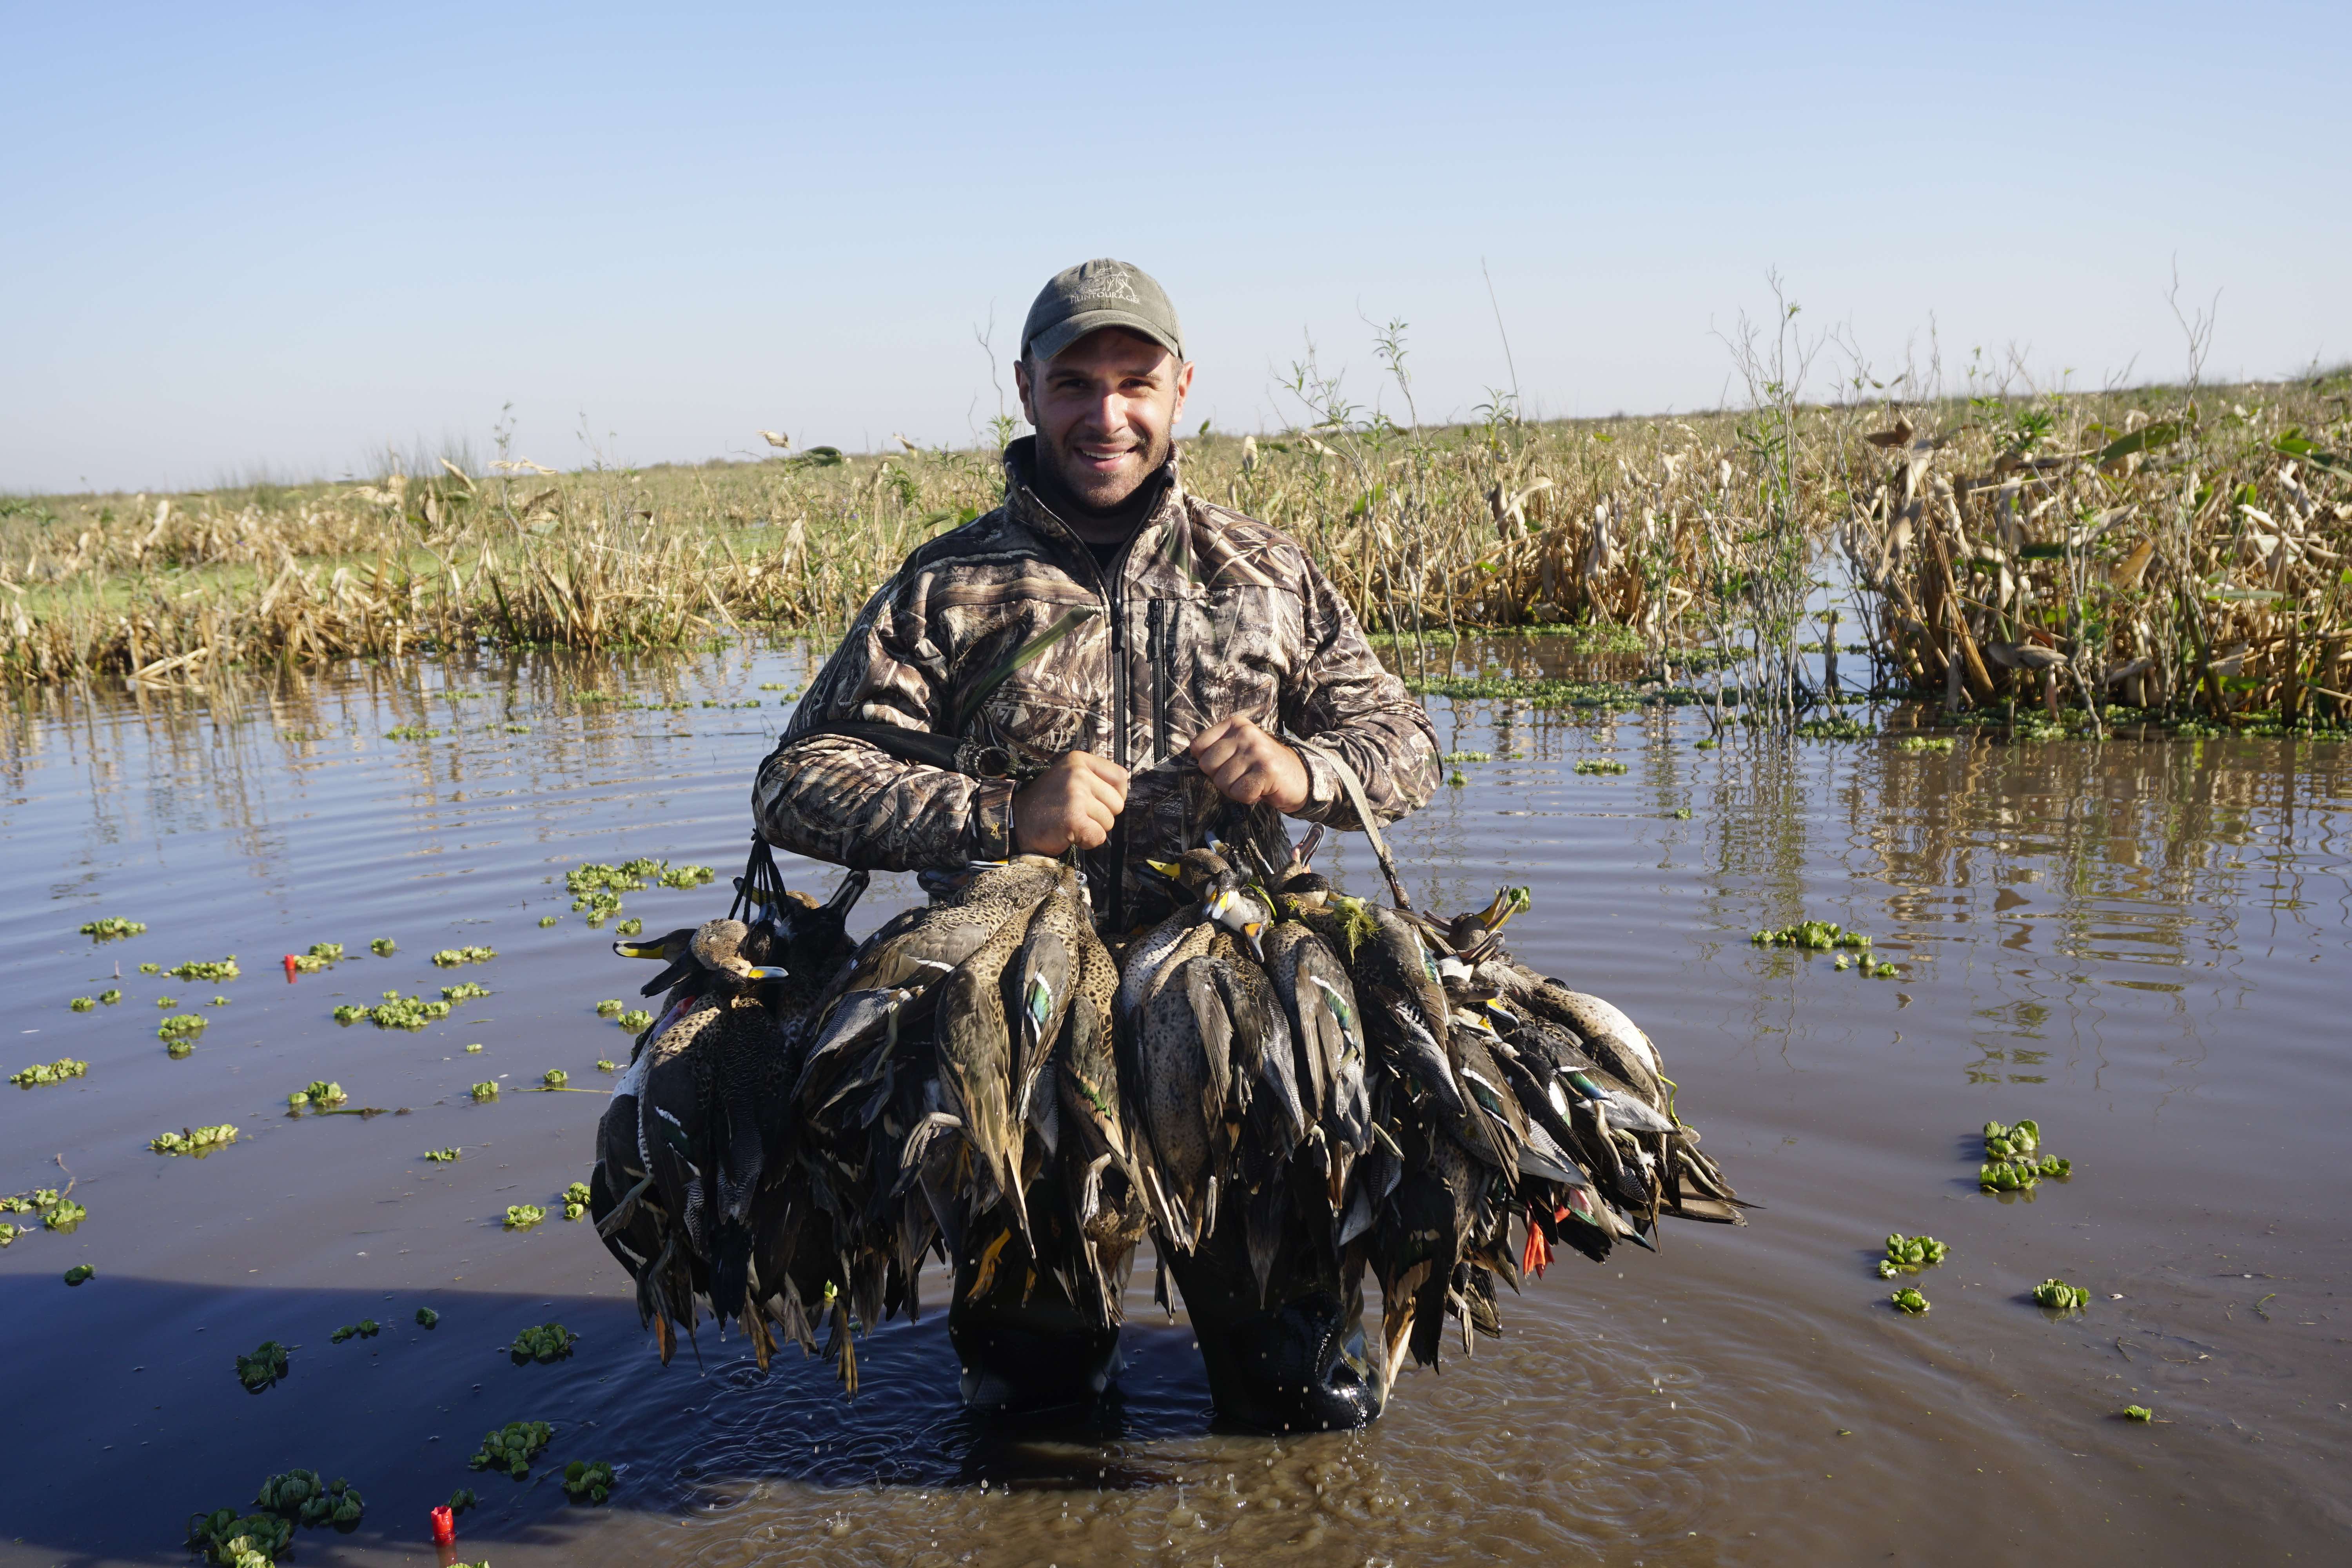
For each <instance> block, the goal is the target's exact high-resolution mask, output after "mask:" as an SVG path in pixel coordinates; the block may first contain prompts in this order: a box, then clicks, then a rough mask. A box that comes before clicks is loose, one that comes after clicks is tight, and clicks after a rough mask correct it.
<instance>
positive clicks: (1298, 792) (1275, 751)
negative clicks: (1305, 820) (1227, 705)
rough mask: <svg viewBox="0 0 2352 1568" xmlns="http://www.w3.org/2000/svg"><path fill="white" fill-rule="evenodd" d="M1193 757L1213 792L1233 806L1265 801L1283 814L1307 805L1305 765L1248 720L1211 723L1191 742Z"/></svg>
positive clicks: (1238, 719)
mask: <svg viewBox="0 0 2352 1568" xmlns="http://www.w3.org/2000/svg"><path fill="white" fill-rule="evenodd" d="M1192 758H1193V760H1194V761H1195V762H1197V763H1200V764H1201V771H1202V773H1206V774H1207V775H1208V778H1209V782H1210V783H1211V784H1214V785H1216V786H1217V793H1218V794H1219V795H1223V796H1224V797H1225V798H1226V799H1227V800H1230V801H1233V802H1234V803H1235V804H1236V805H1256V804H1257V803H1258V802H1259V801H1265V802H1266V803H1267V804H1269V805H1272V806H1273V807H1274V808H1275V809H1276V811H1279V812H1282V813H1284V814H1286V815H1287V814H1289V813H1291V812H1295V811H1297V810H1298V809H1299V808H1300V807H1301V806H1303V805H1306V804H1307V764H1306V763H1303V762H1301V761H1299V758H1298V753H1297V752H1294V751H1292V750H1291V749H1290V748H1289V747H1288V746H1286V745H1284V744H1283V743H1282V742H1279V741H1277V740H1276V739H1275V738H1274V737H1273V736H1271V735H1269V734H1267V733H1266V732H1265V731H1264V730H1261V729H1259V728H1258V727H1257V726H1256V725H1255V724H1253V723H1251V722H1250V721H1248V720H1247V719H1244V718H1241V717H1239V716H1236V717H1234V718H1231V719H1227V720H1224V721H1222V722H1219V723H1216V724H1212V725H1211V726H1209V728H1207V729H1205V730H1203V731H1201V732H1200V733H1199V734H1197V735H1195V736H1193V737H1192Z"/></svg>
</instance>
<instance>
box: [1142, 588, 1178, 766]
mask: <svg viewBox="0 0 2352 1568" xmlns="http://www.w3.org/2000/svg"><path fill="white" fill-rule="evenodd" d="M1168 608H1169V606H1168V601H1167V600H1165V599H1154V600H1152V601H1151V602H1150V609H1149V610H1148V611H1147V612H1146V616H1147V617H1148V619H1149V620H1150V626H1151V647H1150V658H1151V760H1152V762H1154V763H1164V762H1166V761H1167V760H1168V747H1169V734H1168V689H1169V687H1170V686H1171V684H1172V682H1171V680H1170V679H1169V676H1170V670H1171V667H1172V666H1173V665H1174V664H1175V649H1174V648H1173V647H1171V644H1172V642H1173V641H1174V637H1173V635H1172V633H1171V629H1170V627H1169V625H1168V620H1169V615H1168Z"/></svg>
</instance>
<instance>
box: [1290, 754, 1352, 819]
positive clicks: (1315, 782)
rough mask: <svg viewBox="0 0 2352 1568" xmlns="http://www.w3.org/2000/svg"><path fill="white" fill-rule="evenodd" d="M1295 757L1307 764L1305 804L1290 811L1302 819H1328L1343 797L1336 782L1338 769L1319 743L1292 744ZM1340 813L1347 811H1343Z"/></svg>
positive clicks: (1292, 814) (1337, 781) (1343, 814)
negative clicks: (1312, 744)
mask: <svg viewBox="0 0 2352 1568" xmlns="http://www.w3.org/2000/svg"><path fill="white" fill-rule="evenodd" d="M1290 749H1291V750H1292V751H1294V752H1297V753H1298V760H1299V761H1300V762H1302V763H1306V764H1307V804H1306V805H1302V806H1300V807H1299V808H1298V809H1297V811H1294V812H1292V813H1291V814H1290V815H1291V816H1294V817H1296V818H1297V819H1298V820H1299V821H1301V822H1328V821H1330V820H1331V814H1332V812H1333V811H1334V810H1335V809H1338V808H1339V805H1340V803H1341V801H1342V799H1343V798H1344V797H1343V795H1342V793H1341V788H1340V784H1339V770H1338V769H1337V768H1335V767H1333V766H1332V765H1331V759H1330V758H1329V757H1328V755H1326V754H1325V752H1324V751H1323V748H1322V747H1320V746H1292V747H1291V748H1290ZM1341 815H1342V816H1345V815H1346V813H1345V812H1342V813H1341Z"/></svg>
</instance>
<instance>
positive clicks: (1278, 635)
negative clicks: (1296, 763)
mask: <svg viewBox="0 0 2352 1568" xmlns="http://www.w3.org/2000/svg"><path fill="white" fill-rule="evenodd" d="M1286 601H1287V602H1286ZM1298 618H1299V617H1298V608H1297V602H1296V600H1295V599H1292V597H1291V596H1290V595H1286V594H1284V593H1283V592H1281V591H1280V590H1279V589H1266V588H1257V587H1248V586H1242V587H1235V588H1231V589H1212V590H1210V591H1209V592H1207V593H1204V594H1201V595H1195V596H1192V597H1188V598H1169V599H1153V600H1151V601H1150V603H1149V604H1148V605H1145V613H1144V632H1145V637H1144V641H1145V647H1146V652H1147V654H1148V657H1149V660H1150V687H1149V689H1150V694H1151V697H1150V710H1149V712H1148V714H1139V715H1138V717H1139V718H1141V719H1146V720H1148V721H1149V722H1150V726H1151V739H1152V750H1153V752H1154V754H1155V755H1158V756H1161V757H1166V756H1168V755H1170V754H1171V752H1176V751H1181V750H1182V749H1183V747H1184V746H1185V745H1186V744H1187V743H1188V742H1190V741H1191V740H1192V737H1193V736H1194V735H1197V734H1199V733H1200V732H1201V731H1203V730H1205V729H1207V728H1209V726H1211V725H1212V724H1214V723H1217V722H1218V721H1221V720H1224V719H1229V718H1231V717H1233V716H1234V715H1235V714H1240V715H1241V716H1243V717H1244V718H1247V719H1250V720H1253V721H1255V722H1257V723H1259V724H1263V725H1265V727H1267V728H1268V729H1271V728H1273V727H1274V724H1275V722H1276V715H1277V713H1278V712H1279V710H1280V706H1281V696H1282V682H1283V679H1285V675H1286V671H1287V668H1288V665H1289V660H1288V659H1287V658H1286V657H1285V656H1284V650H1285V649H1286V648H1287V647H1293V646H1295V645H1296V643H1297V621H1298Z"/></svg>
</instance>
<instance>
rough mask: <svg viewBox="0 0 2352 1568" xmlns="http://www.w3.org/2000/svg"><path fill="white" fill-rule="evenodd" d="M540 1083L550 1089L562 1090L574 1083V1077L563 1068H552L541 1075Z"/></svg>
mask: <svg viewBox="0 0 2352 1568" xmlns="http://www.w3.org/2000/svg"><path fill="white" fill-rule="evenodd" d="M539 1081H540V1082H541V1083H543V1084H545V1085H546V1086H547V1087H548V1088H550V1089H562V1088H563V1087H564V1086H565V1085H566V1084H568V1083H570V1082H571V1081H572V1075H571V1074H570V1073H568V1072H565V1071H564V1070H563V1069H562V1068H548V1069H547V1070H546V1071H545V1072H543V1073H541V1074H540V1075H539Z"/></svg>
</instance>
